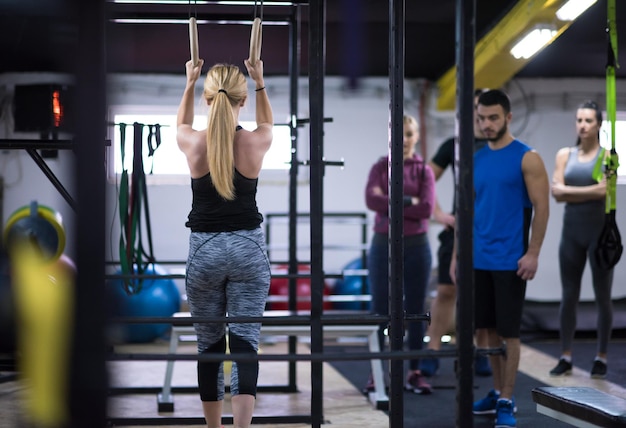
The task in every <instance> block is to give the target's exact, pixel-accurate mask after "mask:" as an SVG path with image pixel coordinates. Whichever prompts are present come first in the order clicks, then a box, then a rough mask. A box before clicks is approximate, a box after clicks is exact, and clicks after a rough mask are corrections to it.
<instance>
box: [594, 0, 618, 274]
mask: <svg viewBox="0 0 626 428" xmlns="http://www.w3.org/2000/svg"><path fill="white" fill-rule="evenodd" d="M615 19H616V11H615V0H608V10H607V38H608V61H607V66H606V110H607V119H608V121H609V124H610V127H611V133H610V134H611V152H610V154H609V156H607V157H606V159H605V163H604V174H605V176H606V189H607V190H606V206H605V219H604V227H603V228H602V232H601V233H600V237H599V238H598V244H597V247H596V251H595V256H596V261H597V262H598V264H599V265H600V266H601V267H603V268H605V269H612V268H613V267H614V266H615V265H616V264H617V263H618V262H619V260H620V258H621V256H622V251H623V249H624V247H623V245H622V238H621V235H620V233H619V229H618V227H617V223H616V221H615V209H616V199H615V196H616V190H617V169H618V167H619V158H618V155H617V151H616V150H615V121H616V109H617V107H616V104H617V101H616V93H617V90H616V84H615V69H616V68H617V67H618V66H619V65H618V63H617V28H616V25H617V24H616V21H615Z"/></svg>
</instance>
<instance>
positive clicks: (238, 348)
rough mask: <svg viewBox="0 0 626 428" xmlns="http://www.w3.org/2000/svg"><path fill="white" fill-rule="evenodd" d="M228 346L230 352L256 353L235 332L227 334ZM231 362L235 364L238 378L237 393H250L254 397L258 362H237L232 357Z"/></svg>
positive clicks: (248, 343) (250, 345)
mask: <svg viewBox="0 0 626 428" xmlns="http://www.w3.org/2000/svg"><path fill="white" fill-rule="evenodd" d="M228 339H229V343H228V345H229V347H230V352H231V354H253V355H256V350H255V349H254V347H253V346H252V344H250V342H248V341H246V340H245V339H243V338H242V337H240V336H237V335H236V334H232V333H231V334H230V335H229V336H228ZM233 363H235V364H236V365H237V374H238V378H239V394H250V395H254V396H255V397H256V388H257V381H258V377H259V362H258V361H250V362H239V361H237V360H235V359H233Z"/></svg>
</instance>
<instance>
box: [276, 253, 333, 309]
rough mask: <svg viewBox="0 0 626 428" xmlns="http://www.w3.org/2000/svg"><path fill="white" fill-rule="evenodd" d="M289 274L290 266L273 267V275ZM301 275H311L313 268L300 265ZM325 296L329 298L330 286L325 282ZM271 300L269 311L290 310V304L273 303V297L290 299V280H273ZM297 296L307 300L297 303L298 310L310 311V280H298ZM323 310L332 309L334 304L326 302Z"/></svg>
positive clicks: (282, 302)
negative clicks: (304, 297)
mask: <svg viewBox="0 0 626 428" xmlns="http://www.w3.org/2000/svg"><path fill="white" fill-rule="evenodd" d="M288 272H289V266H287V265H275V266H273V267H272V274H273V275H276V274H279V275H286V274H287V273H288ZM298 273H299V274H310V273H311V266H309V265H306V264H300V265H298ZM323 294H324V296H329V295H330V294H331V293H330V286H329V285H328V283H326V281H324V290H323ZM269 295H270V299H269V301H268V309H270V310H278V311H286V310H288V309H289V302H288V301H287V300H285V301H272V299H271V297H272V296H283V297H285V298H288V296H289V279H288V278H272V280H271V282H270V292H269ZM296 295H297V296H298V297H302V296H306V297H308V299H307V300H302V301H298V302H297V303H296V309H297V310H299V311H300V310H310V309H311V301H310V297H311V279H310V278H298V279H297V280H296ZM323 308H324V309H325V310H327V309H332V303H331V302H330V301H324V304H323Z"/></svg>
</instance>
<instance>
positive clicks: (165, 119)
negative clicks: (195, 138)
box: [108, 109, 291, 184]
mask: <svg viewBox="0 0 626 428" xmlns="http://www.w3.org/2000/svg"><path fill="white" fill-rule="evenodd" d="M120 110H121V109H120ZM111 117H112V118H113V121H112V123H110V124H109V139H110V140H111V150H112V152H111V153H112V154H111V156H110V158H111V159H110V160H109V162H108V165H109V168H108V169H109V171H110V173H109V177H110V178H112V179H115V176H118V175H120V174H121V173H122V171H123V170H124V167H125V168H126V169H127V170H128V172H129V174H130V173H131V172H132V169H133V140H134V128H133V123H135V122H137V123H141V124H144V125H145V126H144V127H143V132H142V152H143V153H142V154H143V165H144V171H145V173H146V177H147V179H148V183H150V184H157V183H168V184H175V183H181V184H188V180H187V178H188V177H189V167H188V166H187V160H186V158H185V155H184V154H183V153H182V152H181V151H180V149H179V148H178V144H176V114H175V113H159V112H157V113H135V112H132V111H129V112H123V113H122V112H120V113H114V114H112V115H111ZM206 120H207V117H206V115H197V116H195V117H194V121H193V127H194V128H195V129H203V128H205V127H206ZM122 123H123V124H126V131H125V150H124V153H125V155H124V165H122V156H121V141H122V139H121V133H120V132H121V131H120V126H119V124H122ZM156 124H158V125H159V131H160V135H161V143H160V145H159V146H158V147H157V143H156V138H155V137H152V138H149V134H150V127H149V126H148V125H156ZM240 125H241V126H242V127H243V128H244V129H247V130H253V129H254V128H255V127H256V123H255V122H251V121H241V122H240ZM155 129H156V128H155V127H153V130H155ZM149 140H150V141H149ZM150 143H151V145H152V148H153V149H154V152H153V154H152V155H150V147H149V145H150ZM290 160H291V133H290V129H289V127H288V126H286V125H275V126H274V139H273V141H272V146H271V148H270V150H269V151H268V152H267V154H266V155H265V158H264V160H263V167H262V169H263V170H265V171H268V172H269V171H283V173H284V171H286V170H288V169H289V167H290Z"/></svg>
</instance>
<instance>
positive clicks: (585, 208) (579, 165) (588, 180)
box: [563, 147, 605, 221]
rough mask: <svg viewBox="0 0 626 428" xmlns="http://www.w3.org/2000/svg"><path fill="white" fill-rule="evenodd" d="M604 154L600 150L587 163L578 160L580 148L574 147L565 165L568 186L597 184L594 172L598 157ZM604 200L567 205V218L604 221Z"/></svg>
mask: <svg viewBox="0 0 626 428" xmlns="http://www.w3.org/2000/svg"><path fill="white" fill-rule="evenodd" d="M600 153H603V150H602V149H599V150H598V152H597V153H596V156H595V157H594V158H593V159H592V160H590V161H587V162H580V161H579V160H578V147H572V148H571V150H570V152H569V158H568V159H567V163H566V164H565V171H564V174H563V176H564V179H565V184H566V185H567V186H590V185H592V184H596V183H597V181H596V180H595V179H594V178H593V170H594V168H595V166H596V162H597V160H598V156H600ZM604 204H605V201H604V199H598V200H593V201H585V202H576V203H569V202H568V203H567V204H566V205H565V216H566V217H567V216H576V217H579V220H587V221H593V219H598V218H599V219H603V215H604Z"/></svg>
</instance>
